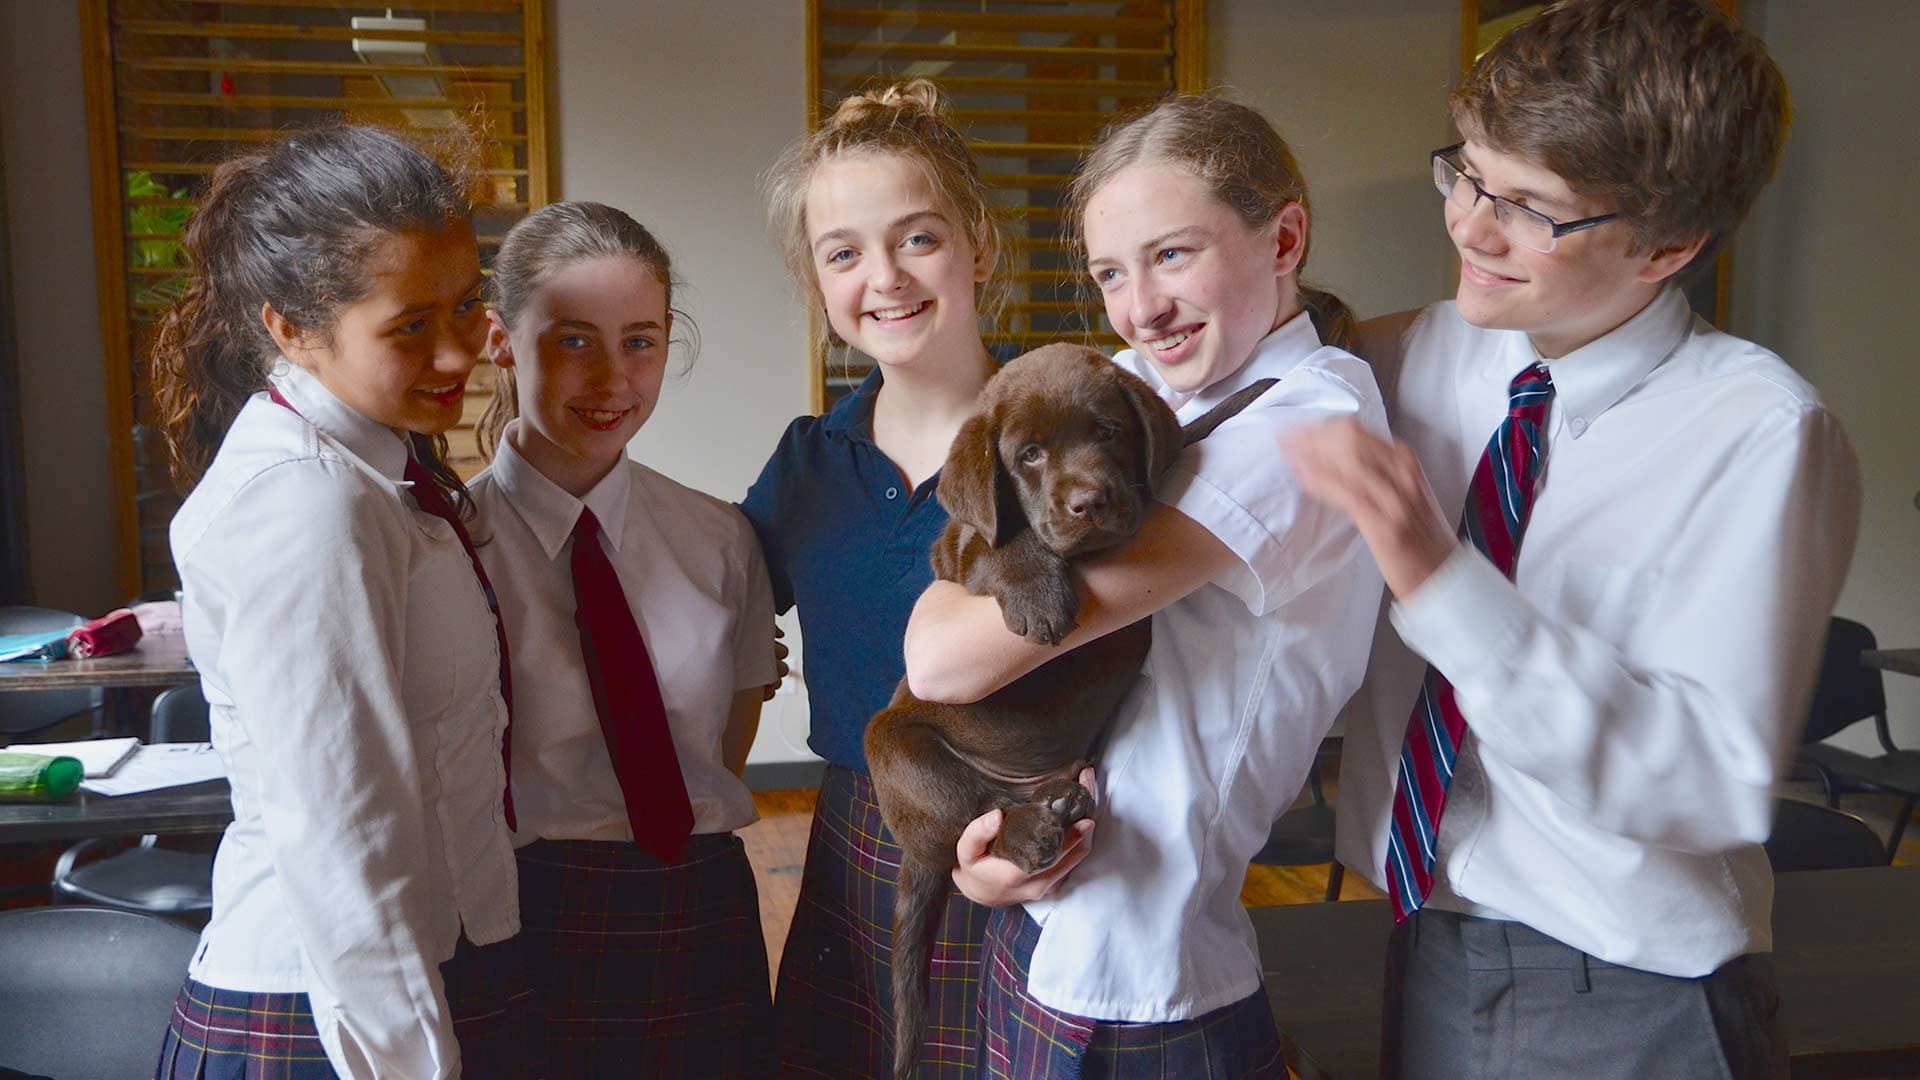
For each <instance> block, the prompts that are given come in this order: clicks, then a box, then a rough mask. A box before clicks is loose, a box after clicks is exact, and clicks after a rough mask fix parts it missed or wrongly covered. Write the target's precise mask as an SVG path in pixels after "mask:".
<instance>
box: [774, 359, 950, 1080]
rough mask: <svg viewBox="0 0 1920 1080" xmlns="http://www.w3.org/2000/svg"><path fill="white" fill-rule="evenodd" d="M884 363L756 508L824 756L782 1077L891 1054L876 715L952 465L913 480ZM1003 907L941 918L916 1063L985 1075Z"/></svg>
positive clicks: (813, 740)
mask: <svg viewBox="0 0 1920 1080" xmlns="http://www.w3.org/2000/svg"><path fill="white" fill-rule="evenodd" d="M881 381H882V380H881V373H880V372H879V371H875V372H874V373H873V374H871V375H869V376H868V377H867V379H866V381H865V382H863V383H862V384H861V385H860V387H859V389H858V390H856V391H855V392H854V393H852V394H849V395H848V396H847V397H845V398H843V399H841V400H840V401H839V402H838V403H837V404H836V405H835V406H834V408H833V409H832V410H831V411H829V412H828V413H827V414H826V415H825V416H819V417H815V416H803V417H800V418H799V419H797V420H795V421H793V423H792V424H791V425H789V426H788V428H787V431H786V433H785V434H784V435H783V436H782V437H781V439H780V443H779V445H778V446H777V447H776V448H775V449H774V452H773V455H772V456H771V457H770V458H769V459H768V460H767V464H766V467H765V468H764V469H763V470H762V471H761V473H760V477H759V479H758V480H756V481H755V482H754V484H753V487H752V489H751V490H750V491H748V492H747V497H746V499H745V500H744V501H743V502H742V503H741V505H740V509H741V510H742V511H743V512H744V513H745V514H746V516H747V519H748V520H749V521H751V522H752V523H753V527H754V531H755V532H756V533H757V534H758V535H759V537H760V544H761V547H762V549H763V550H764V551H765V553H766V558H767V569H768V572H769V576H770V577H771V579H772V583H773V594H774V603H775V606H776V608H777V609H778V610H779V611H781V612H785V611H787V610H788V609H790V608H793V607H795V606H796V605H797V606H798V607H799V609H800V629H801V636H802V639H803V640H804V642H805V645H806V648H805V651H804V654H803V664H804V674H805V676H806V683H807V698H808V703H809V707H810V709H811V716H812V726H811V730H810V731H809V733H808V736H807V745H808V746H809V747H811V748H812V749H813V751H814V753H816V754H819V755H820V756H821V757H822V758H824V759H826V762H827V769H826V774H825V776H824V777H823V778H822V779H821V782H820V796H819V801H818V803H817V804H816V807H815V809H814V817H813V829H812V834H811V836H810V837H809V839H808V841H807V861H806V869H805V871H804V873H803V876H802V878H801V882H800V897H799V900H798V903H797V905H796V907H795V911H794V916H793V926H792V928H791V929H790V930H789V931H788V933H787V944H786V950H785V952H784V953H783V954H782V956H781V960H780V978H779V985H778V987H777V988H776V989H775V993H774V1013H775V1031H776V1038H777V1041H778V1044H779V1060H780V1069H781V1075H796V1076H821V1077H830V1078H832V1080H844V1078H847V1077H866V1076H887V1075H890V1074H891V1070H892V1067H893V1066H892V1062H893V994H892V989H891V982H890V980H891V974H890V971H891V959H892V952H893V899H894V879H895V877H896V875H897V874H898V873H899V869H900V849H899V847H898V846H896V845H895V844H894V842H893V838H892V836H891V835H890V834H889V833H888V832H887V829H886V826H885V823H884V822H883V821H882V820H881V817H880V806H879V803H878V802H877V801H876V799H875V796H874V791H873V783H872V781H871V780H869V779H868V777H867V760H866V751H865V749H864V742H863V740H864V738H865V735H866V730H867V721H868V720H870V719H872V718H873V715H874V714H875V713H877V712H879V711H880V710H882V709H884V708H886V707H887V702H888V701H889V700H890V699H891V698H892V697H893V692H894V689H895V688H896V687H898V686H899V685H900V680H901V679H903V678H904V677H905V676H906V659H905V656H904V654H903V652H902V647H901V643H902V642H903V641H904V640H905V639H906V632H907V618H908V616H909V615H911V614H912V612H913V605H914V602H915V601H917V600H918V599H919V598H920V594H921V593H922V592H925V591H926V588H927V586H928V585H929V584H931V583H932V582H933V569H932V564H931V561H930V556H929V553H930V551H931V549H932V547H933V542H934V540H935V538H937V537H938V536H939V535H940V531H941V530H942V529H944V528H945V527H946V524H947V514H946V511H945V510H944V509H942V508H941V506H940V503H939V502H938V500H936V499H935V497H934V493H935V489H936V488H937V486H938V484H939V476H938V474H935V475H934V476H930V477H928V478H927V479H926V480H924V481H922V482H921V483H920V485H919V486H918V487H910V486H908V484H907V483H906V481H905V479H904V478H903V477H902V476H901V474H900V468H899V466H897V465H895V464H894V463H893V461H892V459H890V458H888V457H887V455H886V454H885V453H884V452H883V451H881V449H880V448H879V446H878V445H876V444H875V443H874V441H873V404H874V400H875V398H876V396H877V395H878V394H879V392H880V386H881ZM986 925H987V911H986V909H985V908H982V907H981V906H979V905H978V904H975V903H973V902H972V901H970V900H968V899H967V898H966V897H964V896H961V895H960V893H959V892H958V890H955V891H953V892H951V893H949V894H948V898H947V905H946V914H945V916H944V919H943V921H942V923H941V925H940V926H939V928H938V929H937V931H936V935H935V941H934V947H933V951H932V958H931V959H932V963H931V970H932V980H931V982H930V984H929V987H928V995H927V1037H926V1040H925V1042H924V1043H923V1044H922V1046H921V1055H920V1064H919V1066H918V1067H917V1069H916V1071H915V1076H917V1077H920V1078H921V1080H936V1078H939V1080H957V1078H962V1077H967V1076H971V1075H973V1073H972V1069H973V1061H974V1047H975V1043H976V1041H977V1040H976V1032H977V1030H978V1021H977V1019H976V1017H977V1001H976V999H977V988H978V984H979V978H980V953H981V944H982V942H983V941H984V939H985V935H986Z"/></svg>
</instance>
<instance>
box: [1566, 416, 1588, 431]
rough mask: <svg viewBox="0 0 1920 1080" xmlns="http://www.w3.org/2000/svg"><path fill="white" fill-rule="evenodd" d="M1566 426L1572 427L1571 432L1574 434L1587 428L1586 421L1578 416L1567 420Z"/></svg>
mask: <svg viewBox="0 0 1920 1080" xmlns="http://www.w3.org/2000/svg"><path fill="white" fill-rule="evenodd" d="M1567 426H1568V427H1570V428H1572V429H1573V433H1574V434H1575V435H1578V434H1580V433H1581V432H1583V431H1585V430H1587V422H1586V421H1585V420H1583V419H1581V418H1580V417H1578V416H1576V417H1574V418H1573V419H1572V420H1570V421H1568V422H1567Z"/></svg>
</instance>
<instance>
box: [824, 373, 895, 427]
mask: <svg viewBox="0 0 1920 1080" xmlns="http://www.w3.org/2000/svg"><path fill="white" fill-rule="evenodd" d="M883 381H884V380H882V379H881V378H880V368H879V366H878V365H875V367H874V369H873V370H872V371H870V372H868V373H867V377H866V378H865V379H862V380H861V381H860V386H859V389H856V390H855V391H854V392H853V393H851V394H848V395H847V396H846V397H843V398H841V399H840V400H839V401H837V402H835V403H834V405H833V408H831V409H829V410H827V415H826V416H825V417H824V418H822V419H821V421H820V427H821V430H823V431H825V432H826V433H827V434H829V435H840V436H843V437H845V438H849V439H865V440H868V441H872V439H873V402H874V399H876V398H878V397H879V396H880V384H881V383H882V382H883Z"/></svg>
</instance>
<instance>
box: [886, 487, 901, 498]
mask: <svg viewBox="0 0 1920 1080" xmlns="http://www.w3.org/2000/svg"><path fill="white" fill-rule="evenodd" d="M899 497H900V489H899V488H897V487H890V488H888V489H887V498H889V499H897V498H899Z"/></svg>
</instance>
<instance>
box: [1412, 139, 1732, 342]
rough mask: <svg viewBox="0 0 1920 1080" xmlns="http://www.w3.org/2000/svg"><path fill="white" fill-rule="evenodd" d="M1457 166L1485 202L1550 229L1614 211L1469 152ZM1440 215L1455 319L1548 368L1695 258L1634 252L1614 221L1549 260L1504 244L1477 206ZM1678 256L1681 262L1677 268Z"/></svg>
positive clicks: (1542, 174) (1554, 182) (1470, 148)
mask: <svg viewBox="0 0 1920 1080" xmlns="http://www.w3.org/2000/svg"><path fill="white" fill-rule="evenodd" d="M1460 162H1461V165H1462V166H1463V169H1464V171H1465V172H1466V173H1467V175H1469V176H1471V177H1472V178H1473V179H1475V180H1476V181H1478V182H1479V184H1480V186H1481V187H1483V188H1485V189H1486V190H1487V192H1488V193H1489V194H1493V195H1500V196H1503V197H1505V198H1508V199H1511V200H1513V201H1514V202H1517V203H1520V204H1522V205H1524V206H1527V207H1529V208H1531V209H1534V210H1537V211H1539V212H1540V213H1542V214H1545V215H1546V216H1548V217H1549V218H1552V219H1553V220H1555V221H1562V222H1565V221H1574V220H1577V219H1579V218H1585V217H1593V216H1596V215H1599V214H1605V213H1610V212H1611V211H1612V209H1613V208H1612V207H1611V206H1607V205H1602V204H1601V203H1600V202H1598V201H1596V200H1594V199H1591V198H1587V197H1583V196H1581V195H1580V194H1578V193H1577V192H1575V191H1574V190H1573V188H1572V187H1571V186H1570V185H1569V184H1568V183H1567V182H1566V180H1565V179H1563V178H1562V177H1561V176H1560V175H1559V174H1557V173H1555V172H1553V171H1552V170H1550V169H1547V168H1545V167H1543V166H1540V165H1536V164H1534V163H1532V162H1530V161H1528V160H1526V159H1525V158H1521V157H1516V156H1514V155H1512V154H1505V153H1502V152H1500V151H1498V150H1493V149H1490V148H1488V147H1485V146H1482V145H1480V144H1478V143H1475V142H1471V141H1469V142H1468V143H1466V144H1465V145H1464V146H1462V147H1461V149H1460ZM1444 205H1445V206H1446V220H1447V235H1448V236H1449V237H1450V238H1452V240H1453V245H1454V247H1455V248H1456V249H1458V251H1459V253H1460V291H1459V294H1458V300H1459V310H1460V316H1461V317H1462V318H1464V319H1466V320H1467V321H1468V322H1470V323H1472V324H1473V325H1475V326H1481V327H1487V328H1489V329H1498V330H1524V331H1526V333H1527V334H1528V335H1529V336H1530V337H1531V338H1532V339H1533V344H1534V347H1535V348H1537V349H1539V350H1540V353H1541V355H1542V356H1545V357H1548V358H1554V357H1560V356H1565V355H1566V354H1567V353H1569V352H1572V351H1573V350H1575V349H1577V348H1579V347H1581V346H1582V345H1585V344H1587V343H1589V342H1591V341H1593V340H1594V339H1596V338H1598V337H1600V336H1601V335H1603V334H1606V333H1607V332H1608V331H1610V330H1612V329H1614V328H1615V327H1617V326H1619V325H1620V324H1621V323H1623V322H1626V321H1627V320H1628V319H1631V318H1632V317H1633V316H1634V315H1635V314H1636V313H1638V312H1639V311H1640V309H1641V308H1643V307H1646V306H1647V304H1648V302H1649V301H1651V300H1652V299H1653V298H1654V296H1655V295H1657V294H1658V293H1659V291H1660V284H1661V282H1663V281H1665V280H1666V279H1667V278H1669V277H1671V276H1672V275H1673V274H1674V273H1676V272H1677V271H1679V270H1680V269H1681V268H1682V267H1684V266H1685V265H1686V262H1687V260H1689V259H1691V257H1692V255H1691V252H1693V251H1697V250H1698V248H1699V245H1698V243H1697V242H1696V243H1695V244H1692V245H1689V246H1688V247H1687V248H1684V249H1679V250H1678V251H1676V250H1673V249H1659V250H1656V249H1642V250H1640V251H1638V252H1635V251H1634V250H1633V246H1634V245H1633V230H1632V227H1631V226H1630V225H1629V224H1628V223H1627V222H1625V221H1615V222H1610V223H1608V224H1606V225H1601V226H1598V227H1596V228H1592V229H1586V230H1584V231H1581V232H1576V233H1570V234H1568V235H1566V236H1562V237H1560V239H1559V240H1558V241H1557V242H1556V243H1555V246H1554V249H1553V250H1552V251H1550V252H1540V251H1535V250H1533V249H1532V248H1529V247H1526V246H1525V245H1523V244H1519V243H1515V242H1514V241H1511V240H1509V239H1507V237H1506V235H1505V234H1504V233H1502V232H1501V231H1500V226H1499V224H1498V223H1496V222H1495V221H1494V216H1493V204H1492V203H1490V202H1488V201H1487V200H1485V199H1482V200H1480V201H1479V202H1478V203H1477V204H1476V205H1475V206H1474V207H1473V208H1472V209H1471V210H1462V209H1460V207H1459V206H1457V205H1455V203H1454V202H1453V201H1452V200H1448V201H1447V202H1446V203H1445V204H1444ZM1680 253H1685V255H1686V257H1685V258H1684V259H1682V258H1678V255H1679V254H1680Z"/></svg>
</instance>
